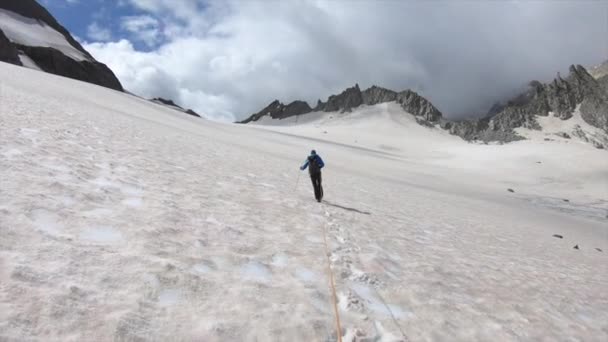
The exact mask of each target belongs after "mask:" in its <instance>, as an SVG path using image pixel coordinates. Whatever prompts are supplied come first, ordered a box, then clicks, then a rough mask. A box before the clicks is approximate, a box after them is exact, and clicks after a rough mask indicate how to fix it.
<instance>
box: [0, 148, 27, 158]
mask: <svg viewBox="0 0 608 342" xmlns="http://www.w3.org/2000/svg"><path fill="white" fill-rule="evenodd" d="M21 154H23V152H21V151H19V150H18V149H16V148H13V149H10V150H8V151H6V152H2V155H3V156H4V157H6V158H12V157H14V156H18V155H21Z"/></svg>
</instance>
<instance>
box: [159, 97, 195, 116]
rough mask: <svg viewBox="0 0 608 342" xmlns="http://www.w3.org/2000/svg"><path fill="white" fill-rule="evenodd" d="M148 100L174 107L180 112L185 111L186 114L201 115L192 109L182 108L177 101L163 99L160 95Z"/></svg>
mask: <svg viewBox="0 0 608 342" xmlns="http://www.w3.org/2000/svg"><path fill="white" fill-rule="evenodd" d="M150 101H152V102H155V103H160V104H164V105H166V106H171V107H175V109H177V110H178V111H180V112H182V113H186V114H189V115H192V116H196V117H199V118H200V117H201V116H200V115H199V114H198V113H197V112H195V111H193V110H192V109H184V108H183V107H181V106H180V105H178V104H177V103H175V102H173V100H167V99H163V98H162V97H155V98H153V99H151V100H150Z"/></svg>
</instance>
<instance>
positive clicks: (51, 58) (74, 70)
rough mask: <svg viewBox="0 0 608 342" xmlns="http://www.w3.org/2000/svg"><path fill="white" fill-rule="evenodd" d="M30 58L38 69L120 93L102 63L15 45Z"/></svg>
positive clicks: (111, 75) (116, 81)
mask: <svg viewBox="0 0 608 342" xmlns="http://www.w3.org/2000/svg"><path fill="white" fill-rule="evenodd" d="M16 46H17V48H18V49H19V50H21V51H23V53H25V54H26V55H27V56H28V57H30V58H31V59H32V60H33V61H34V62H36V65H38V66H39V67H40V69H42V70H44V71H46V72H48V73H51V74H55V75H59V76H64V77H69V78H73V79H76V80H79V81H84V82H88V83H93V84H97V85H99V86H102V87H106V88H111V89H115V90H119V91H122V90H123V88H122V85H121V84H120V82H119V81H118V79H117V78H116V77H115V76H114V74H113V73H112V71H111V70H110V69H109V68H108V67H107V66H106V65H105V64H102V63H97V62H95V61H86V60H85V61H76V60H74V59H72V58H70V57H67V56H65V55H64V54H63V53H62V52H61V51H59V50H56V49H53V48H46V47H35V46H25V45H16Z"/></svg>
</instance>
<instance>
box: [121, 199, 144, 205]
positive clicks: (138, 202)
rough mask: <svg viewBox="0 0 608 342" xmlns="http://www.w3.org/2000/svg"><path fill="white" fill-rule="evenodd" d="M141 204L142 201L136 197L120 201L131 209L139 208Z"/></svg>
mask: <svg viewBox="0 0 608 342" xmlns="http://www.w3.org/2000/svg"><path fill="white" fill-rule="evenodd" d="M142 203H143V201H142V200H141V198H137V197H132V198H127V199H125V200H123V201H122V204H124V205H126V206H129V207H133V208H137V207H141V205H142Z"/></svg>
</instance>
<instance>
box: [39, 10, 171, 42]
mask: <svg viewBox="0 0 608 342" xmlns="http://www.w3.org/2000/svg"><path fill="white" fill-rule="evenodd" d="M41 2H42V3H43V5H44V6H45V7H46V8H47V10H49V11H50V12H51V14H53V16H54V17H55V18H56V19H57V20H58V21H59V22H60V23H61V24H62V25H63V26H64V27H66V28H67V29H68V31H70V32H71V33H72V35H74V36H76V37H77V38H78V39H79V40H81V41H86V42H95V41H118V40H120V39H128V40H129V41H130V42H131V43H132V44H133V45H134V47H135V48H136V49H137V50H139V51H151V50H153V49H154V48H156V47H158V45H159V44H161V43H162V42H163V41H162V39H161V38H160V37H161V36H160V35H159V39H158V40H155V41H149V42H148V43H149V44H147V43H145V42H144V41H142V40H141V39H137V37H135V36H134V35H133V33H132V32H130V31H129V30H128V29H126V28H125V26H124V24H123V20H124V18H128V17H137V16H144V15H145V16H150V13H148V12H145V11H143V10H141V9H139V8H137V7H136V6H134V5H132V3H130V2H129V1H125V0H110V1H107V0H106V1H104V0H42V1H41ZM159 25H160V22H159Z"/></svg>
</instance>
